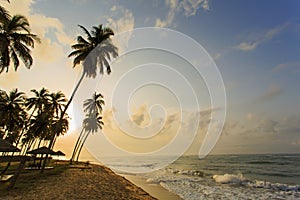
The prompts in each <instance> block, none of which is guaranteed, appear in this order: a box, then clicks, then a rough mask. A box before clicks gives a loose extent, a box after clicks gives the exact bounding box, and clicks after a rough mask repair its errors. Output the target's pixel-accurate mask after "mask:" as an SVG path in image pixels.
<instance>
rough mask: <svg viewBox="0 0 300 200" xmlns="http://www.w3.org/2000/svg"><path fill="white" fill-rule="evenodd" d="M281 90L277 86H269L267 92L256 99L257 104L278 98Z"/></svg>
mask: <svg viewBox="0 0 300 200" xmlns="http://www.w3.org/2000/svg"><path fill="white" fill-rule="evenodd" d="M282 92H283V90H282V89H281V88H280V87H279V86H277V85H271V86H270V87H269V88H268V90H267V91H266V92H265V93H264V94H262V95H261V96H260V97H258V98H257V100H256V101H257V102H265V101H270V100H272V99H273V98H275V97H277V96H279V95H280V94H282Z"/></svg>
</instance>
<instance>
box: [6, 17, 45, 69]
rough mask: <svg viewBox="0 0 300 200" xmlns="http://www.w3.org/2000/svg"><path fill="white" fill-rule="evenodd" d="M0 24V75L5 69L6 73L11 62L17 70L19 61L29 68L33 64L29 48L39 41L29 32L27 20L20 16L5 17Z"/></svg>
mask: <svg viewBox="0 0 300 200" xmlns="http://www.w3.org/2000/svg"><path fill="white" fill-rule="evenodd" d="M0 22H1V23H0V46H1V48H0V73H2V72H3V71H4V70H5V69H6V72H8V70H9V66H10V63H11V62H13V65H14V68H15V70H17V69H18V67H19V65H20V60H19V59H21V60H22V61H23V63H24V64H25V66H26V67H27V68H30V67H31V65H32V63H33V59H32V57H31V48H33V47H34V42H35V41H37V42H40V39H39V38H38V37H37V36H36V35H34V34H32V33H31V32H30V28H29V22H28V20H27V18H26V17H24V16H22V15H14V16H12V17H10V16H6V17H4V18H3V19H2V20H1V21H0Z"/></svg>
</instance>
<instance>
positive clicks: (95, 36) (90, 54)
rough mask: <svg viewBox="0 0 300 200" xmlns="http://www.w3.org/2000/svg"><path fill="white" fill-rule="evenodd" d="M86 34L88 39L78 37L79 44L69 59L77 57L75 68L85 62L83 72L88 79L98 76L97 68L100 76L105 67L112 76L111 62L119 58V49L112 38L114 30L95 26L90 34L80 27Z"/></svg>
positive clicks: (75, 45)
mask: <svg viewBox="0 0 300 200" xmlns="http://www.w3.org/2000/svg"><path fill="white" fill-rule="evenodd" d="M78 26H79V27H80V28H81V29H82V30H83V31H84V32H85V34H86V36H87V38H86V39H85V38H83V37H82V36H78V37H77V44H74V45H72V48H73V49H74V51H73V52H71V53H70V54H69V56H68V57H72V56H75V58H74V61H73V67H75V66H76V65H78V64H80V63H81V62H83V71H84V73H85V74H86V75H87V76H88V77H95V76H96V75H97V71H96V70H97V67H98V68H99V72H100V74H103V71H104V67H105V68H106V72H107V73H108V74H110V72H111V68H110V65H109V61H110V60H111V59H112V58H115V57H117V56H118V49H117V47H115V46H114V45H113V44H112V42H111V40H110V36H113V35H114V32H113V30H112V29H110V28H108V27H105V28H103V27H102V24H100V25H99V26H98V27H97V26H93V30H92V31H91V32H89V31H88V30H87V29H86V28H85V27H83V26H81V25H78Z"/></svg>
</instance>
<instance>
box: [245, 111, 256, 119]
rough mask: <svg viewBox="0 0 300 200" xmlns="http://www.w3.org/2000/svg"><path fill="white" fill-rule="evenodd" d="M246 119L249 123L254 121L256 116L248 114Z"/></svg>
mask: <svg viewBox="0 0 300 200" xmlns="http://www.w3.org/2000/svg"><path fill="white" fill-rule="evenodd" d="M246 118H247V119H248V120H249V121H252V120H253V119H254V114H253V113H251V112H250V113H248V114H247V116H246Z"/></svg>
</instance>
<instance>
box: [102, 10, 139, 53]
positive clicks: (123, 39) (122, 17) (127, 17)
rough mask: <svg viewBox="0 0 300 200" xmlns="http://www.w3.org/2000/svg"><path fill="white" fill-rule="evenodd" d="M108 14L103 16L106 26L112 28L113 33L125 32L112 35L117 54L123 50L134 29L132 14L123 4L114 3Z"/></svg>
mask: <svg viewBox="0 0 300 200" xmlns="http://www.w3.org/2000/svg"><path fill="white" fill-rule="evenodd" d="M110 11H111V12H110V15H109V16H105V17H104V18H105V20H106V21H107V26H109V27H110V28H112V29H113V30H114V32H115V34H120V33H124V32H126V34H122V35H119V37H117V39H116V37H113V39H112V40H113V42H114V44H115V45H116V46H117V47H118V50H119V54H122V52H124V51H125V49H126V48H127V46H128V41H129V39H130V37H131V34H132V32H131V31H132V30H133V29H134V26H135V23H134V16H133V14H132V12H130V11H129V10H128V9H126V8H124V7H123V6H119V5H114V6H112V7H111V8H110Z"/></svg>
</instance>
